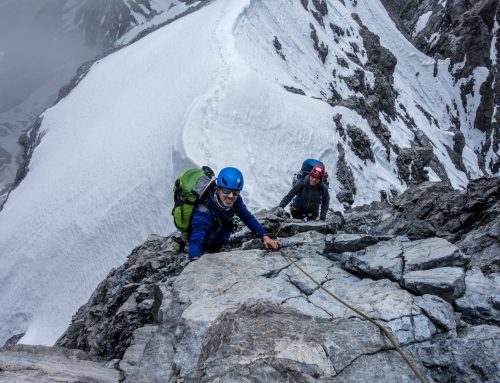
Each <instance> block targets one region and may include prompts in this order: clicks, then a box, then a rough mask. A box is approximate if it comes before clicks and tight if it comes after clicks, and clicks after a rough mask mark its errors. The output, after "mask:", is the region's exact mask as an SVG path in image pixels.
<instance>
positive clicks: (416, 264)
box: [403, 237, 466, 273]
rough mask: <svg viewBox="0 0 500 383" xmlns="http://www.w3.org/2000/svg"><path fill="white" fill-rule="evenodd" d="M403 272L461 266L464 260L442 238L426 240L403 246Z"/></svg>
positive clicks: (456, 250) (454, 247)
mask: <svg viewBox="0 0 500 383" xmlns="http://www.w3.org/2000/svg"><path fill="white" fill-rule="evenodd" d="M403 249H404V252H403V257H404V259H405V270H404V272H405V273H407V272H410V271H415V270H428V269H433V268H438V267H445V266H462V265H463V264H464V263H465V262H466V258H465V257H464V256H463V254H462V253H461V251H460V250H459V249H458V247H456V246H455V245H453V244H451V243H450V242H448V241H447V240H445V239H442V238H437V237H433V238H426V239H421V240H418V241H413V242H406V243H404V244H403Z"/></svg>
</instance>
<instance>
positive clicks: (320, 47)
mask: <svg viewBox="0 0 500 383" xmlns="http://www.w3.org/2000/svg"><path fill="white" fill-rule="evenodd" d="M309 27H310V28H311V39H312V41H313V43H314V45H313V46H314V49H315V50H316V51H317V52H318V56H319V58H320V59H321V62H322V63H323V64H324V63H325V61H326V56H327V55H328V45H326V44H325V43H324V42H323V41H322V42H321V43H320V41H319V38H318V34H317V32H316V28H314V25H312V24H309Z"/></svg>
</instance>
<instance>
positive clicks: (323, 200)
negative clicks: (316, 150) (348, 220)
mask: <svg viewBox="0 0 500 383" xmlns="http://www.w3.org/2000/svg"><path fill="white" fill-rule="evenodd" d="M325 176H326V171H325V167H324V166H323V165H320V164H318V165H314V166H313V168H312V169H311V172H310V173H309V175H308V176H306V177H305V178H303V179H302V180H301V181H300V182H297V183H296V184H295V186H294V187H293V188H292V190H290V191H289V192H288V194H287V195H286V196H285V197H284V198H283V199H282V200H281V202H280V204H279V206H280V207H281V208H285V206H286V205H288V204H289V203H290V201H292V198H293V197H296V198H295V199H294V200H293V202H292V205H291V206H290V213H291V214H292V217H293V218H297V219H304V218H307V219H313V220H314V219H316V218H318V212H319V207H320V204H321V213H320V214H319V219H320V220H321V221H324V220H325V219H326V213H327V211H328V205H329V204H330V194H329V192H328V186H327V185H326V183H325V182H323V178H324V177H325Z"/></svg>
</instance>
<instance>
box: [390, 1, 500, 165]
mask: <svg viewBox="0 0 500 383" xmlns="http://www.w3.org/2000/svg"><path fill="white" fill-rule="evenodd" d="M383 3H384V5H385V6H386V8H387V9H388V10H389V11H390V13H391V15H392V17H393V19H394V21H395V22H396V24H397V25H398V27H399V28H400V30H401V31H402V32H403V33H404V34H405V35H406V36H407V38H408V39H409V40H410V41H411V42H412V43H413V44H414V45H415V46H416V47H417V48H418V49H420V50H421V51H422V52H424V53H426V54H428V55H429V56H431V57H434V58H435V59H436V60H438V59H440V60H444V59H450V61H449V68H448V70H449V72H450V73H451V74H452V76H453V78H454V81H455V82H456V83H462V84H461V86H460V90H461V98H460V100H457V102H458V101H461V102H462V105H463V108H464V110H465V111H467V107H468V97H474V96H475V95H474V81H477V79H476V78H475V77H474V71H475V70H477V68H480V67H482V68H486V69H487V77H486V79H485V81H484V82H483V83H482V85H481V87H480V89H479V95H478V97H479V98H480V103H479V107H478V110H477V113H476V115H475V119H474V121H473V126H474V127H475V128H476V129H479V130H480V131H482V132H484V133H486V137H487V139H486V140H485V141H484V143H483V147H482V150H481V152H480V153H479V154H480V159H481V167H482V168H483V169H485V168H488V169H490V170H491V171H492V172H493V173H496V172H498V170H499V168H500V161H499V159H498V157H496V158H494V159H491V158H490V160H486V158H487V153H488V152H489V151H491V150H492V151H494V152H496V153H498V150H499V149H498V148H499V141H500V131H499V129H500V128H499V126H500V125H499V121H500V108H498V105H500V81H499V80H500V78H499V73H500V62H499V60H498V52H499V51H500V39H499V38H498V35H499V32H498V25H499V24H500V7H499V6H498V1H496V0H480V1H472V2H471V1H467V0H447V1H443V0H425V1H406V0H404V1H401V0H383ZM452 123H453V126H454V129H455V131H456V132H460V128H461V124H460V120H459V119H454V120H452ZM462 141H463V140H462V139H461V138H460V137H458V136H457V139H456V145H457V147H459V146H460V145H461V142H462Z"/></svg>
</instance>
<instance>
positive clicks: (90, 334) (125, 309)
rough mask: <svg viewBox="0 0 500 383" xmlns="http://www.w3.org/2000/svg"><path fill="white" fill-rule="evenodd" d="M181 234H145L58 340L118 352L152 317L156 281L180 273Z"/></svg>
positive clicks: (112, 353) (109, 355)
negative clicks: (164, 236)
mask: <svg viewBox="0 0 500 383" xmlns="http://www.w3.org/2000/svg"><path fill="white" fill-rule="evenodd" d="M182 246H183V243H182V241H181V239H180V238H178V237H175V236H171V237H169V238H168V239H166V240H165V239H164V238H162V237H156V236H150V238H148V240H147V241H146V242H145V243H144V244H143V245H141V246H139V247H138V248H136V249H135V250H134V251H133V252H132V254H130V256H129V258H128V259H127V261H126V262H125V264H124V265H123V266H121V267H119V268H118V269H114V270H113V271H111V273H110V274H109V276H108V277H107V278H106V279H105V280H104V281H103V282H101V283H100V284H99V286H98V287H97V289H96V290H95V292H94V293H93V294H92V296H91V297H90V299H89V301H88V303H87V304H85V305H84V306H82V307H81V308H80V309H79V310H78V312H77V313H76V314H75V315H74V317H73V320H72V324H71V325H70V327H69V328H68V330H67V331H66V333H65V334H64V335H63V336H62V337H61V338H60V339H59V340H58V341H57V344H58V345H59V346H63V347H68V348H78V349H80V350H83V351H86V352H88V353H89V354H92V355H97V356H100V357H104V358H107V359H108V360H109V359H114V358H121V357H122V356H123V353H124V352H125V350H126V348H127V347H128V346H129V342H130V337H131V335H132V333H133V332H134V330H135V329H137V328H139V327H142V326H144V325H145V324H148V323H153V322H154V320H155V318H154V316H153V312H154V306H155V304H156V298H155V286H156V283H157V282H159V281H161V280H164V279H166V278H168V277H171V276H174V275H177V274H179V273H180V272H181V271H182V269H183V267H184V266H185V265H186V260H185V259H184V257H182V256H180V254H179V252H180V251H181V249H182Z"/></svg>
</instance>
